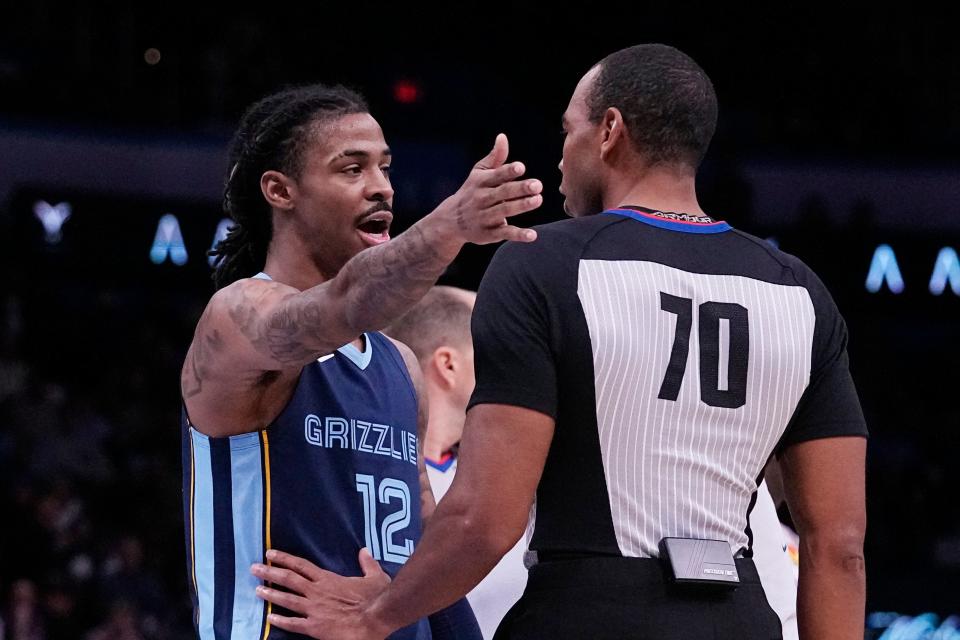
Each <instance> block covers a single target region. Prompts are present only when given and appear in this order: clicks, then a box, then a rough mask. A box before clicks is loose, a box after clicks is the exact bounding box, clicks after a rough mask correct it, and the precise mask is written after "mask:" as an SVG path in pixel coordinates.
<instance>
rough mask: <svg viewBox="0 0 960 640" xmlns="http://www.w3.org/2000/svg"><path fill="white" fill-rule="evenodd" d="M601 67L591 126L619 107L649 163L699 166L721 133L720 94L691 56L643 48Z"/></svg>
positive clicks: (665, 47)
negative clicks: (718, 121) (607, 112)
mask: <svg viewBox="0 0 960 640" xmlns="http://www.w3.org/2000/svg"><path fill="white" fill-rule="evenodd" d="M598 66H599V67H600V71H599V73H598V74H597V77H596V78H595V79H594V81H593V86H592V87H591V89H590V92H589V94H588V96H587V109H588V112H589V113H588V117H589V119H590V121H591V122H593V123H597V122H599V121H600V120H601V119H602V118H603V115H604V112H605V111H606V110H607V109H608V108H610V107H616V108H617V109H619V110H620V113H621V114H622V115H623V120H624V122H625V123H626V125H627V131H628V132H629V133H630V139H631V141H632V142H633V144H634V145H635V147H636V149H637V151H638V152H640V153H641V154H643V156H644V157H645V158H646V159H647V160H648V161H649V162H651V163H653V164H684V165H689V166H691V167H693V168H696V167H698V166H699V165H700V162H701V161H702V160H703V156H704V155H705V154H706V152H707V147H708V146H709V145H710V140H711V138H713V134H714V131H716V128H717V94H716V92H715V91H714V89H713V83H711V82H710V78H708V77H707V74H706V73H704V71H703V69H701V68H700V66H699V65H698V64H697V63H696V62H694V61H693V59H692V58H690V56H688V55H686V54H685V53H683V52H682V51H679V50H677V49H675V48H673V47H671V46H668V45H664V44H641V45H636V46H633V47H628V48H626V49H621V50H620V51H617V52H615V53H611V54H610V55H608V56H607V57H606V58H604V59H603V60H601V61H600V62H599V63H598Z"/></svg>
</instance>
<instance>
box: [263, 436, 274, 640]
mask: <svg viewBox="0 0 960 640" xmlns="http://www.w3.org/2000/svg"><path fill="white" fill-rule="evenodd" d="M260 442H261V444H262V447H263V456H262V457H261V460H262V461H263V485H264V490H263V497H264V504H263V515H264V518H263V540H264V545H265V549H270V548H271V547H272V546H273V545H272V543H271V541H270V439H269V438H268V437H267V432H266V430H264V431H261V432H260ZM267 564H268V565H271V566H272V564H273V563H271V562H270V561H269V560H267ZM271 613H273V603H270V602H268V603H267V606H266V607H265V608H264V611H263V635H262V636H261V640H266V639H267V636H269V635H270V622H269V620H268V619H267V616H269V615H270V614H271Z"/></svg>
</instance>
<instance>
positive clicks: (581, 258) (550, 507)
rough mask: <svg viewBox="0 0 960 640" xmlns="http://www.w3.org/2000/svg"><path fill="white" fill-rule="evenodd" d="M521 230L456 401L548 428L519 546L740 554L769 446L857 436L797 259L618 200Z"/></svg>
mask: <svg viewBox="0 0 960 640" xmlns="http://www.w3.org/2000/svg"><path fill="white" fill-rule="evenodd" d="M538 233H539V239H538V240H537V241H536V242H534V243H532V244H529V245H527V244H513V243H511V244H508V245H505V246H504V247H502V248H501V249H500V251H499V252H498V253H497V255H496V257H495V258H494V260H493V262H492V263H491V265H490V268H489V269H488V271H487V274H486V276H485V277H484V280H483V283H482V285H481V287H480V292H479V295H478V298H477V304H476V311H475V313H474V317H473V334H474V348H475V354H476V355H475V357H476V370H477V388H476V391H475V393H474V396H473V398H472V400H471V405H473V404H480V403H498V404H510V405H515V406H523V407H528V408H531V409H534V410H537V411H541V412H543V413H545V414H548V415H550V416H552V417H554V418H555V420H556V430H555V434H554V438H553V442H552V444H551V448H550V453H549V455H548V457H547V461H546V466H545V468H544V473H543V477H542V479H541V483H540V486H539V487H538V490H537V497H536V503H535V505H534V509H533V512H532V513H531V530H530V548H531V549H534V550H538V551H551V552H574V553H597V554H612V555H623V556H636V557H653V556H656V555H658V552H657V544H658V542H659V541H660V539H661V538H663V537H667V536H678V537H695V538H710V539H719V540H726V541H728V542H729V544H730V546H731V550H732V551H733V552H734V553H746V554H747V555H749V549H750V545H751V535H750V532H749V527H748V524H747V516H748V514H749V511H750V509H751V505H752V502H753V499H754V495H755V493H756V490H757V484H758V482H759V477H760V474H761V471H762V469H763V467H764V465H765V464H766V461H767V460H768V458H769V457H770V455H771V453H773V452H774V451H776V450H778V449H782V448H784V447H787V446H789V445H791V444H794V443H797V442H801V441H804V440H810V439H814V438H822V437H831V436H840V435H866V426H865V424H864V420H863V415H862V412H861V410H860V405H859V401H858V399H857V395H856V391H855V389H854V386H853V382H852V380H851V378H850V374H849V370H848V364H847V355H846V339H847V336H846V327H845V325H844V322H843V319H842V318H841V316H840V314H839V312H838V311H837V309H836V306H835V305H834V303H833V300H832V299H831V297H830V295H829V293H828V292H827V290H826V288H825V287H824V285H823V284H822V283H821V282H820V280H819V279H818V278H817V277H816V276H815V275H814V274H813V273H812V272H811V271H810V269H809V268H807V267H806V266H805V265H804V264H803V263H802V262H800V261H799V260H798V259H796V258H794V257H792V256H790V255H787V254H785V253H783V252H781V251H778V250H777V249H775V248H773V247H772V246H770V245H769V244H768V243H766V242H764V241H762V240H759V239H757V238H754V237H752V236H750V235H748V234H746V233H743V232H740V231H738V230H735V229H732V228H731V227H730V226H729V225H727V224H726V223H723V222H716V221H713V220H711V219H709V218H708V219H706V220H704V221H702V222H701V221H699V219H694V218H678V217H677V216H676V214H673V215H663V214H659V213H654V212H644V211H639V210H634V209H632V208H631V209H623V210H615V211H610V212H605V213H603V214H600V215H596V216H591V217H588V218H579V219H574V220H565V221H562V222H558V223H554V224H550V225H546V226H543V227H540V228H538Z"/></svg>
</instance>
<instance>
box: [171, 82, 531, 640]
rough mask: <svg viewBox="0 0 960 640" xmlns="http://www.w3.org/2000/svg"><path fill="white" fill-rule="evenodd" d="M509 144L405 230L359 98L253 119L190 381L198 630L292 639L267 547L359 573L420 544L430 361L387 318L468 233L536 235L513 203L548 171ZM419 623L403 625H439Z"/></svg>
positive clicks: (190, 362) (190, 496)
mask: <svg viewBox="0 0 960 640" xmlns="http://www.w3.org/2000/svg"><path fill="white" fill-rule="evenodd" d="M507 152H508V149H507V140H506V137H505V136H503V135H500V136H498V137H497V140H496V144H495V146H494V148H493V150H492V151H491V152H490V153H489V154H488V155H487V157H485V158H484V159H483V160H481V161H480V162H479V163H478V164H477V165H476V166H475V167H474V169H473V170H472V171H471V173H470V175H469V177H468V178H467V180H466V182H465V183H464V184H463V186H462V187H461V188H460V190H459V191H457V192H456V193H455V194H454V195H453V196H451V197H450V198H448V199H447V200H445V201H444V202H443V203H441V204H440V206H438V207H437V208H436V209H435V210H434V211H433V212H432V213H430V214H429V215H427V216H426V217H424V218H423V219H422V220H420V221H419V222H418V223H417V224H415V225H414V226H413V227H411V228H410V230H408V231H407V232H406V233H404V234H403V235H401V236H399V237H398V238H396V239H394V240H390V223H391V218H392V213H391V210H392V203H393V189H392V188H391V185H390V176H389V173H390V164H391V154H390V149H389V148H388V147H387V145H386V142H385V141H384V137H383V133H382V132H381V130H380V126H379V125H378V124H377V121H376V120H374V119H373V117H372V116H371V115H370V114H369V112H368V109H367V106H366V104H365V103H364V101H363V99H362V98H361V97H360V96H359V95H357V94H356V93H354V92H352V91H349V90H346V89H344V88H342V87H334V88H329V87H325V86H321V85H315V86H307V87H300V88H295V89H289V90H285V91H281V92H279V93H276V94H274V95H271V96H269V97H267V98H264V99H263V100H261V101H260V102H258V103H256V104H254V105H253V106H252V107H251V108H250V109H249V110H248V111H247V113H246V115H245V116H244V117H243V120H242V122H241V124H240V128H239V130H238V132H237V134H236V136H235V139H234V141H233V146H232V152H231V169H230V174H229V178H228V180H227V184H226V188H225V197H224V202H225V208H226V210H227V211H228V212H229V213H230V215H231V216H232V217H233V219H234V221H235V223H236V224H235V226H234V227H233V228H232V229H231V231H230V234H229V235H228V237H227V238H226V240H224V241H223V242H222V243H220V244H219V246H218V247H217V250H216V255H217V270H216V274H215V280H216V284H217V287H218V289H219V290H218V291H217V293H216V294H215V295H214V296H213V297H212V299H211V300H210V302H209V304H208V305H207V308H206V310H205V311H204V313H203V315H202V317H201V319H200V321H199V324H198V325H197V329H196V333H195V335H194V339H193V343H192V344H191V346H190V349H189V351H188V353H187V357H186V362H185V364H184V367H183V373H182V378H181V390H182V394H183V401H184V417H183V422H184V509H185V516H186V525H187V526H186V533H187V550H188V554H189V556H188V562H189V573H190V580H191V592H192V596H193V602H194V613H195V624H196V631H197V634H198V637H199V638H201V639H203V640H206V639H208V638H209V639H213V638H231V639H232V640H262V639H266V638H269V639H270V640H277V639H281V638H289V637H293V635H292V634H290V633H288V632H287V631H285V630H283V629H279V628H277V627H272V626H271V625H270V622H269V620H268V619H267V612H268V610H265V607H264V606H263V602H261V601H260V600H258V599H257V598H256V597H255V596H254V587H255V586H256V585H257V584H258V581H256V579H254V578H253V577H252V576H250V574H249V571H248V567H249V566H250V564H251V563H253V562H258V561H262V559H263V554H264V550H265V549H267V548H269V547H270V546H272V545H279V546H282V547H284V548H288V549H291V550H294V552H295V553H298V554H300V555H302V556H304V557H306V558H309V559H310V560H311V561H312V562H314V563H316V564H317V565H318V566H321V567H325V568H327V569H330V570H332V571H337V572H339V573H343V574H346V575H359V574H360V573H361V570H362V572H364V573H369V572H371V571H376V572H377V573H379V572H380V571H381V570H382V571H385V572H386V573H387V574H389V575H393V574H395V573H396V572H397V570H398V569H399V568H400V567H401V566H402V565H403V563H404V562H406V561H407V559H408V558H409V556H410V554H411V553H412V552H413V550H414V548H415V546H416V544H417V543H418V542H419V538H420V532H421V528H422V524H423V518H422V516H421V509H423V512H424V513H426V512H427V511H428V510H429V509H431V508H432V506H433V499H432V496H431V494H430V491H429V486H428V484H427V481H426V479H425V473H424V469H423V462H422V456H421V454H420V451H421V446H422V445H421V440H420V439H421V437H422V429H423V427H424V425H425V414H424V412H423V409H424V407H423V405H422V403H420V402H419V399H418V394H419V390H420V388H421V382H420V373H419V369H418V366H417V363H416V359H415V357H414V356H413V354H412V353H411V352H410V351H409V349H407V348H406V347H403V346H402V345H399V344H397V343H395V342H392V341H390V340H389V339H387V338H386V337H384V336H383V335H382V334H379V333H376V332H375V330H376V329H377V328H379V327H382V326H384V325H386V324H387V323H388V322H389V321H390V320H392V319H395V318H396V317H398V316H399V315H400V314H402V313H403V312H404V311H405V310H406V309H407V308H409V307H410V306H411V305H412V304H413V303H414V302H416V301H417V300H418V299H419V298H420V297H421V296H422V295H423V294H424V293H426V291H427V290H428V289H429V287H430V286H431V285H432V284H433V283H434V282H435V281H436V279H437V277H438V276H439V275H440V274H441V272H442V271H443V270H444V268H445V267H446V266H447V264H448V263H449V262H450V261H452V260H453V258H454V257H455V256H456V255H457V253H458V251H459V250H460V248H461V247H462V246H463V244H464V243H465V242H474V243H479V244H483V243H488V242H495V241H499V240H504V239H512V240H517V241H521V242H526V241H530V240H533V239H534V238H535V235H536V234H535V232H533V231H530V230H523V229H519V228H516V227H514V226H511V225H509V224H507V222H506V219H507V218H509V217H511V216H513V215H516V214H518V213H522V212H524V211H528V210H530V209H533V208H535V207H537V206H539V204H540V201H541V196H540V195H539V193H540V190H541V188H542V186H541V185H540V183H539V182H538V181H536V180H517V178H519V177H520V176H521V175H522V174H523V172H524V167H523V165H522V164H520V163H509V164H508V163H506V162H505V161H506V157H507ZM418 408H419V410H420V411H419V413H418ZM364 547H365V548H366V549H368V550H369V553H368V552H364V554H361V555H360V556H359V564H358V552H359V551H360V549H361V548H364ZM381 567H382V569H381ZM459 610H460V611H461V612H462V611H463V607H461V608H460V609H459ZM464 615H466V616H467V617H468V618H469V619H468V620H467V621H466V622H465V623H464V624H465V625H466V626H467V627H472V629H473V630H474V632H476V623H475V621H473V620H472V614H471V613H469V608H468V607H466V613H465V614H464ZM461 622H462V620H461ZM442 623H443V624H444V625H445V626H450V625H451V624H452V625H453V627H454V631H455V632H456V627H457V624H458V623H457V621H456V620H455V621H454V622H453V623H451V622H450V620H444V621H442ZM406 624H407V625H409V626H406V628H405V629H403V630H402V631H400V632H398V633H397V634H396V635H395V636H393V637H396V638H429V637H430V631H429V629H428V627H427V623H426V621H424V620H419V621H417V620H410V621H409V622H408V623H406ZM476 635H478V633H476ZM466 637H473V636H472V635H469V634H468V635H467V636H466Z"/></svg>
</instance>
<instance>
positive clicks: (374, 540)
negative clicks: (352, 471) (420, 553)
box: [357, 473, 413, 564]
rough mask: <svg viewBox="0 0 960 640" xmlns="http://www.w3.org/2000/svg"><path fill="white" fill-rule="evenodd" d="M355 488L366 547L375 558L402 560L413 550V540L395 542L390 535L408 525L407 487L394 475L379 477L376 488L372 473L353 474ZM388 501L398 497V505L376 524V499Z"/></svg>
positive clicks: (403, 561) (408, 494)
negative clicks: (360, 510)
mask: <svg viewBox="0 0 960 640" xmlns="http://www.w3.org/2000/svg"><path fill="white" fill-rule="evenodd" d="M357 491H359V492H360V495H361V496H362V497H363V531H364V538H365V539H366V544H367V549H369V550H370V555H372V556H373V558H374V559H375V560H383V561H384V562H395V563H397V564H404V563H405V562H406V561H407V558H409V557H410V554H412V553H413V540H411V539H410V538H403V540H402V542H401V543H400V544H397V543H396V541H395V539H394V536H396V535H397V533H398V532H399V531H400V530H401V529H405V528H406V527H408V526H409V525H410V504H411V500H410V487H408V486H407V483H406V482H403V481H402V480H397V479H396V478H384V479H383V480H381V481H380V487H379V491H378V490H377V484H376V480H375V479H374V477H373V476H371V475H367V474H364V473H358V474H357ZM378 498H379V503H380V504H383V505H389V504H391V503H392V502H394V501H395V500H399V501H400V508H399V509H397V510H396V511H394V512H393V513H391V514H390V515H388V516H385V517H384V519H383V524H381V525H380V527H379V529H378V528H377V502H378Z"/></svg>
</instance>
